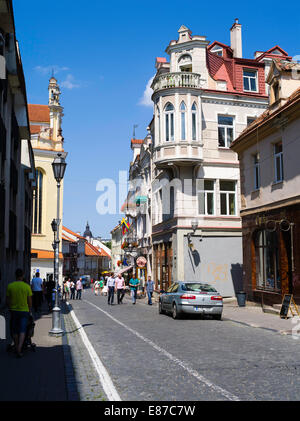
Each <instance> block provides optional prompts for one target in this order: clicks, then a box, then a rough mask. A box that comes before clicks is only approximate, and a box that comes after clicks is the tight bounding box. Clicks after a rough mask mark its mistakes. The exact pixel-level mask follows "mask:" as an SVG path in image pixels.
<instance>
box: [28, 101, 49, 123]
mask: <svg viewBox="0 0 300 421" xmlns="http://www.w3.org/2000/svg"><path fill="white" fill-rule="evenodd" d="M28 114H29V121H30V122H39V123H50V110H49V107H48V105H38V104H28Z"/></svg>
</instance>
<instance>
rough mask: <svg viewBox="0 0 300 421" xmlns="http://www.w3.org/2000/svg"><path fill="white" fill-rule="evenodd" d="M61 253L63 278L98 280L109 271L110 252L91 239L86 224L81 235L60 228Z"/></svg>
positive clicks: (99, 241)
mask: <svg viewBox="0 0 300 421" xmlns="http://www.w3.org/2000/svg"><path fill="white" fill-rule="evenodd" d="M62 253H63V259H64V264H63V276H64V277H67V278H70V279H73V280H76V279H78V278H79V277H86V276H88V277H90V279H100V277H101V275H102V274H103V272H107V271H109V270H110V269H111V250H110V249H109V248H108V247H107V246H106V245H105V244H104V243H103V242H102V241H101V239H100V238H94V237H93V234H92V232H91V230H90V227H89V224H88V223H87V226H86V229H85V231H84V233H83V235H81V234H80V233H77V232H74V231H72V230H70V229H69V228H67V227H65V226H63V227H62Z"/></svg>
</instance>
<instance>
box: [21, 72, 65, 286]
mask: <svg viewBox="0 0 300 421" xmlns="http://www.w3.org/2000/svg"><path fill="white" fill-rule="evenodd" d="M48 91H49V101H48V105H39V104H29V105H28V112H29V120H30V132H31V144H32V148H33V153H34V160H35V168H36V181H37V186H36V190H35V194H34V201H33V226H32V250H31V276H34V274H35V273H36V272H37V271H38V272H39V273H40V276H41V278H42V279H46V280H48V279H49V278H50V277H51V276H52V275H53V260H54V250H53V246H52V244H53V240H54V237H53V231H52V228H51V222H52V221H53V219H55V218H56V207H57V182H56V180H55V178H54V176H53V170H52V162H53V161H54V159H55V157H56V156H57V154H58V153H60V154H61V155H62V156H63V157H64V158H65V157H66V156H67V153H66V152H65V150H64V138H63V135H62V117H63V107H62V106H61V104H60V95H61V92H60V89H59V85H58V82H57V80H56V79H55V78H54V77H51V79H50V82H49V86H48ZM63 194H64V185H63V181H62V182H61V188H60V203H61V204H62V203H63ZM62 215H63V206H61V209H60V215H59V218H60V220H61V221H62ZM59 237H60V238H59V240H60V243H59V244H62V234H61V231H60V235H59ZM59 260H60V262H61V264H60V265H59V268H60V273H59V279H60V281H61V280H62V267H63V265H62V262H63V255H62V252H61V250H60V253H59Z"/></svg>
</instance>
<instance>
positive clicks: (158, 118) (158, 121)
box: [157, 105, 161, 143]
mask: <svg viewBox="0 0 300 421" xmlns="http://www.w3.org/2000/svg"><path fill="white" fill-rule="evenodd" d="M157 123H158V143H160V142H161V132H160V109H159V106H158V105H157Z"/></svg>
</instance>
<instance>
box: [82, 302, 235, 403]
mask: <svg viewBox="0 0 300 421" xmlns="http://www.w3.org/2000/svg"><path fill="white" fill-rule="evenodd" d="M83 301H85V302H86V303H88V304H90V305H91V306H93V307H95V308H96V309H97V310H99V311H101V312H102V313H104V314H105V315H106V316H107V317H109V318H110V319H112V320H113V321H114V322H115V323H117V324H119V325H120V326H122V327H123V328H125V329H127V330H128V331H129V332H131V333H133V334H134V335H135V336H137V337H138V338H140V339H141V340H142V341H144V342H146V343H147V344H148V345H150V346H152V348H154V349H155V350H156V351H158V352H159V353H161V354H163V355H164V356H165V357H167V358H169V359H170V360H171V361H172V362H173V363H175V364H177V365H179V366H180V367H182V368H183V369H184V370H186V371H187V372H188V373H189V374H190V375H192V376H194V377H195V378H196V379H197V380H199V381H200V382H201V383H204V384H205V385H206V386H208V387H209V388H210V389H212V390H213V391H215V392H217V393H220V394H221V395H222V396H225V398H227V399H228V400H230V401H239V400H240V399H239V398H238V397H237V396H235V395H233V394H232V393H230V392H228V391H227V390H225V389H223V388H222V387H220V386H217V385H216V384H214V383H212V382H211V381H210V380H208V379H206V378H205V377H203V376H202V375H201V374H200V373H198V371H196V370H194V369H192V368H191V367H189V366H188V365H187V364H186V363H185V362H183V361H181V360H179V359H178V358H176V357H174V355H172V354H170V353H169V352H168V351H166V350H165V349H163V348H161V347H160V346H158V345H156V344H155V343H154V342H152V341H151V340H150V339H148V338H145V337H144V336H142V335H141V334H140V333H139V332H137V331H136V330H134V329H131V328H130V327H128V326H126V325H125V324H124V323H122V322H120V321H119V320H117V319H115V318H114V317H113V316H111V315H110V314H109V313H107V312H106V311H105V310H102V308H100V307H97V306H96V305H95V304H93V303H90V302H89V301H87V300H83Z"/></svg>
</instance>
